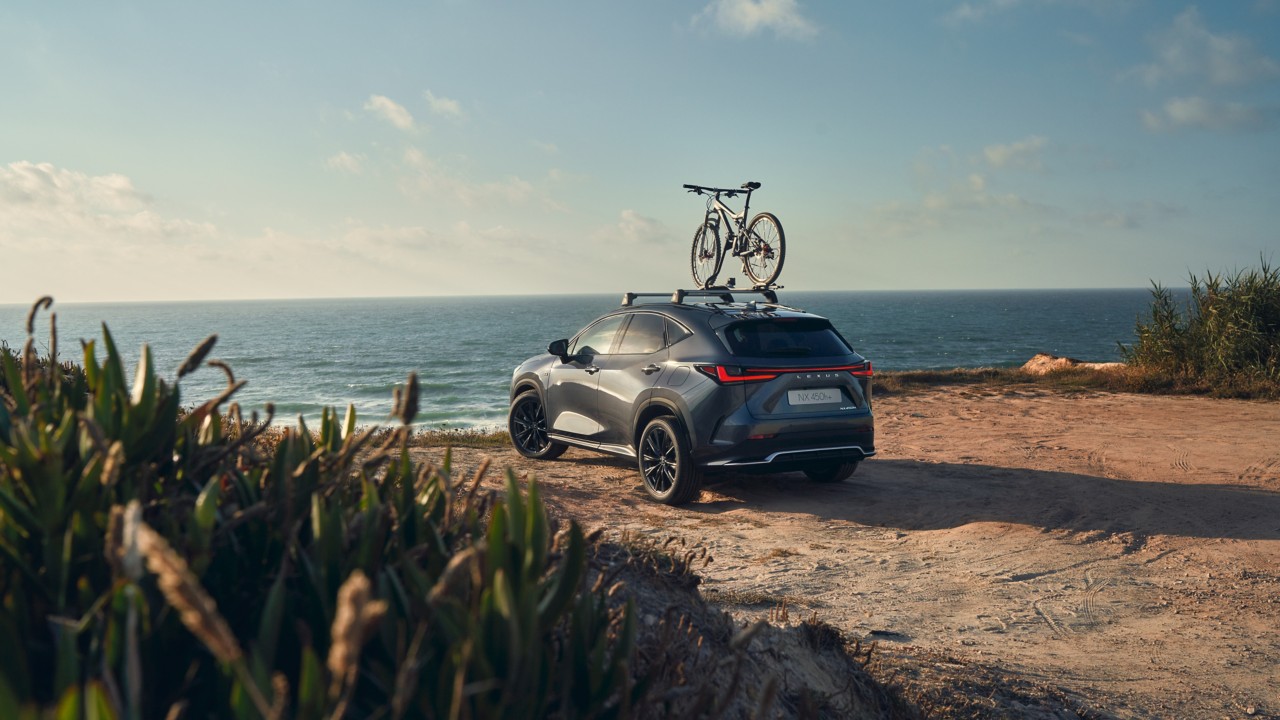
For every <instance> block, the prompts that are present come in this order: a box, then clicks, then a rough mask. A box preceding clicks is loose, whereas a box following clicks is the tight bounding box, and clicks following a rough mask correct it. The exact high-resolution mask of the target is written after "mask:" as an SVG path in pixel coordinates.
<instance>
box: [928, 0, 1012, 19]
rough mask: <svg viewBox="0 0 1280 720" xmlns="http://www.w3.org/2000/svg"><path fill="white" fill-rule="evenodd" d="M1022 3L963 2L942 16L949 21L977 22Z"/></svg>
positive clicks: (1005, 0)
mask: <svg viewBox="0 0 1280 720" xmlns="http://www.w3.org/2000/svg"><path fill="white" fill-rule="evenodd" d="M1021 4H1022V0H988V1H987V2H979V3H969V2H963V3H960V4H959V5H957V6H956V7H954V8H953V9H952V10H951V12H949V13H947V14H946V15H945V16H944V17H945V19H946V20H948V21H950V22H956V23H959V22H977V21H979V20H982V19H983V18H985V17H987V16H988V15H993V14H995V13H1001V12H1005V11H1007V10H1012V9H1013V8H1015V7H1017V6H1019V5H1021Z"/></svg>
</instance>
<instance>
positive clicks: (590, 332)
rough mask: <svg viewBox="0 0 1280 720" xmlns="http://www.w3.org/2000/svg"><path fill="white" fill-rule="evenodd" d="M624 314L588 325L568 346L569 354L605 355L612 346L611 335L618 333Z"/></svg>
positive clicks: (625, 317) (624, 318)
mask: <svg viewBox="0 0 1280 720" xmlns="http://www.w3.org/2000/svg"><path fill="white" fill-rule="evenodd" d="M626 319H627V316H626V315H614V316H612V317H607V318H605V319H603V320H601V321H599V322H597V323H596V324H595V325H592V326H590V327H588V328H587V329H586V330H583V331H582V332H581V333H579V335H578V339H577V340H575V341H574V342H573V345H571V346H570V347H569V354H570V355H607V354H609V350H610V349H611V348H612V347H613V336H614V335H617V334H618V328H620V327H622V321H623V320H626Z"/></svg>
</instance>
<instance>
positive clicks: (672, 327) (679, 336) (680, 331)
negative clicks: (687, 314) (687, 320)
mask: <svg viewBox="0 0 1280 720" xmlns="http://www.w3.org/2000/svg"><path fill="white" fill-rule="evenodd" d="M692 334H693V333H691V332H689V331H688V330H685V329H684V326H683V325H681V324H680V323H678V322H676V321H675V320H672V319H671V318H667V344H668V345H675V344H676V343H678V342H680V341H681V340H683V339H685V338H687V337H689V336H690V335H692Z"/></svg>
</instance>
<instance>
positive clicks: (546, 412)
mask: <svg viewBox="0 0 1280 720" xmlns="http://www.w3.org/2000/svg"><path fill="white" fill-rule="evenodd" d="M752 292H754V293H756V294H760V295H762V296H763V297H762V298H761V299H760V300H758V301H757V300H751V301H745V302H744V301H738V300H735V298H734V294H738V295H739V296H741V295H742V294H743V291H733V292H732V293H731V292H730V291H727V290H677V291H676V292H675V293H674V294H673V295H671V296H670V301H669V302H642V303H637V302H636V300H638V299H639V298H652V297H654V296H658V295H659V294H658V293H627V294H626V295H625V296H624V297H623V304H622V307H620V308H618V309H617V310H614V311H613V312H610V313H607V314H605V315H603V316H601V317H600V318H597V319H596V320H594V321H593V322H591V323H590V324H588V325H587V326H586V327H585V328H583V329H582V330H581V331H580V332H578V334H577V335H575V336H573V337H572V338H570V339H568V340H556V341H555V342H552V343H551V344H550V346H548V348H547V352H546V353H545V354H541V355H536V356H534V357H531V358H529V359H528V360H525V361H524V362H523V363H521V364H520V366H519V367H517V368H516V369H515V373H514V374H513V375H512V378H511V406H510V412H509V414H508V420H507V422H508V429H509V431H510V433H511V439H512V442H513V444H514V445H515V448H516V450H517V451H518V452H519V453H520V454H521V455H524V456H525V457H530V458H539V459H548V460H549V459H552V458H555V457H557V456H559V455H560V454H561V453H563V452H564V451H565V449H566V448H567V447H568V446H570V445H572V446H575V447H582V448H588V449H591V450H597V451H600V452H605V453H611V454H614V455H620V456H623V457H629V458H635V460H636V462H637V464H638V465H639V469H640V474H641V476H642V477H643V479H644V487H645V490H646V491H647V492H648V494H649V495H650V496H651V497H653V499H655V500H657V501H659V502H662V503H667V504H669V505H678V504H681V503H686V502H688V501H690V500H692V499H694V498H696V497H697V496H698V494H699V491H700V489H701V484H702V478H703V476H704V475H705V474H707V473H711V472H715V471H717V470H739V471H762V472H787V471H795V470H799V471H802V472H804V474H805V475H807V476H809V478H811V479H813V480H815V481H818V482H839V481H841V480H844V479H845V478H847V477H849V476H850V475H851V474H852V473H853V471H854V470H855V469H856V468H857V467H858V463H859V462H861V461H862V460H863V459H864V458H867V457H870V456H872V455H874V454H875V452H876V450H875V426H874V421H873V418H872V414H871V363H870V362H868V361H867V360H866V359H865V358H863V357H862V356H861V355H859V354H858V353H857V352H855V351H854V350H853V348H852V347H850V345H849V343H848V342H846V341H845V339H844V338H843V337H841V335H840V333H838V332H837V331H836V329H835V328H834V327H832V325H831V322H830V321H828V320H827V319H826V318H823V317H820V316H818V315H814V314H812V313H807V312H804V311H803V310H797V309H795V308H790V307H786V306H784V305H780V304H778V301H777V295H776V294H775V293H774V292H773V291H771V290H765V291H752ZM661 295H662V296H663V297H666V295H665V293H664V294H661Z"/></svg>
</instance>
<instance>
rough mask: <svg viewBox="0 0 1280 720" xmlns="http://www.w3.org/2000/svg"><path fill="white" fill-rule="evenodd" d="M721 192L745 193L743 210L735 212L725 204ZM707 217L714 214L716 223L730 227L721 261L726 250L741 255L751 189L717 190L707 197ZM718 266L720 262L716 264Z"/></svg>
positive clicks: (727, 193) (749, 208)
mask: <svg viewBox="0 0 1280 720" xmlns="http://www.w3.org/2000/svg"><path fill="white" fill-rule="evenodd" d="M720 193H725V194H726V195H728V196H729V197H733V196H734V195H737V194H738V193H744V194H745V195H746V198H745V199H744V200H743V203H742V212H734V211H733V208H731V207H729V206H728V205H725V204H724V201H723V200H721V199H720ZM707 205H708V208H707V217H708V219H709V218H710V217H711V216H712V215H713V214H714V215H715V216H716V225H718V226H719V225H723V226H724V227H726V228H727V229H728V237H726V238H725V243H724V247H723V248H722V249H721V251H720V261H721V262H723V260H724V254H725V251H726V250H730V249H732V250H733V254H734V255H735V256H736V255H739V254H740V253H741V250H742V248H740V247H738V246H739V245H741V244H742V238H743V237H744V236H745V235H746V231H747V227H746V225H747V214H748V213H749V212H750V210H751V191H750V190H716V191H714V193H713V194H711V196H710V197H709V198H707ZM716 265H717V268H718V267H719V263H717V264H716Z"/></svg>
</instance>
